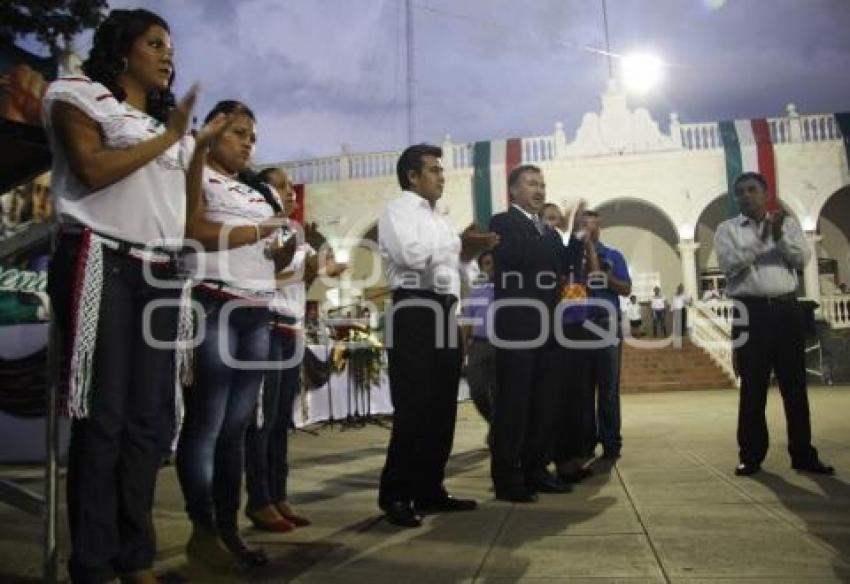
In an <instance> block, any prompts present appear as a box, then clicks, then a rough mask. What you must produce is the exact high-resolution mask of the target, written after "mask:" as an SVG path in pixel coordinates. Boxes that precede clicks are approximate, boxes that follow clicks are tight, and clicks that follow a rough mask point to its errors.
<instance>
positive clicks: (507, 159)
mask: <svg viewBox="0 0 850 584" xmlns="http://www.w3.org/2000/svg"><path fill="white" fill-rule="evenodd" d="M521 162H522V139H520V138H510V139H508V140H491V141H488V142H476V143H475V146H474V147H473V152H472V165H473V169H474V171H473V175H472V204H473V209H474V214H475V222H476V223H477V224H478V226H479V227H481V228H482V229H486V228H487V225H489V224H490V217H492V216H493V215H495V214H496V213H501V212H502V211H505V210H506V209H507V208H508V173H509V172H510V171H511V170H512V169H513V168H514V167H515V166H518V165H519V164H520V163H521Z"/></svg>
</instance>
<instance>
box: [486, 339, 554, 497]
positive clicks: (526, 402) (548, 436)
mask: <svg viewBox="0 0 850 584" xmlns="http://www.w3.org/2000/svg"><path fill="white" fill-rule="evenodd" d="M559 358H560V350H559V348H558V347H557V345H554V344H546V345H544V346H543V347H538V348H534V349H507V348H499V349H497V352H496V370H497V372H498V373H497V381H496V394H495V396H494V400H493V425H492V428H493V430H492V431H493V445H492V458H491V463H490V474H491V476H492V478H493V484H494V486H496V487H497V488H500V489H502V488H504V489H517V488H524V487H525V484H526V480H527V478H528V477H529V476H530V475H531V474H532V473H535V472H537V471H539V470H541V469H543V468H545V467H546V465H547V464H548V463H549V461H550V460H551V459H552V456H553V446H554V438H555V426H556V424H557V422H558V416H559V412H558V403H559V400H560V398H559V375H560V373H561V371H560V370H559V367H558V360H559Z"/></svg>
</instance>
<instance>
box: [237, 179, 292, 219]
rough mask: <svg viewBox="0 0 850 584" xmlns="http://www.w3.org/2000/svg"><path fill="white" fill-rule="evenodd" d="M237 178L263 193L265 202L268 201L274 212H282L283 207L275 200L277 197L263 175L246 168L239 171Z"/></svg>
mask: <svg viewBox="0 0 850 584" xmlns="http://www.w3.org/2000/svg"><path fill="white" fill-rule="evenodd" d="M237 178H238V179H239V181H240V182H242V183H244V184H246V185H248V186H249V187H251V188H252V189H254V190H255V191H257V192H258V193H260V194H261V195H263V198H264V199H265V200H266V203H268V204H269V206H270V207H271V208H272V209H274V212H275V213H282V212H283V207H281V206H280V203H278V202H277V199H276V198H275V196H274V195H273V194H272V190H271V188H270V187H269V185H268V184H267V183H266V182H265V181H264V180H263V177H262V176H261V175H260V174H258V173H256V172H254V171H253V170H248V169H246V170H243V171H242V172H240V173H239V175H238V176H237Z"/></svg>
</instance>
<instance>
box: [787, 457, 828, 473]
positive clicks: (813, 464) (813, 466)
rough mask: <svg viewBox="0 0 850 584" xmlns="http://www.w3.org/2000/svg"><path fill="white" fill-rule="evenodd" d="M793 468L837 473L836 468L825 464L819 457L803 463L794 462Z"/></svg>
mask: <svg viewBox="0 0 850 584" xmlns="http://www.w3.org/2000/svg"><path fill="white" fill-rule="evenodd" d="M791 468H793V469H794V470H802V471H804V472H811V473H815V474H827V475H831V474H835V468H833V467H831V466H830V465H828V464H824V463H823V462H821V461H820V460H818V459H815V460H810V461H807V462H803V463H797V462H795V463H792V464H791Z"/></svg>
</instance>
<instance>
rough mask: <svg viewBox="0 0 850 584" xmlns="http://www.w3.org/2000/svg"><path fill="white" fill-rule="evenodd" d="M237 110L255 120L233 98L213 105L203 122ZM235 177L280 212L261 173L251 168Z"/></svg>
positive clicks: (254, 117)
mask: <svg viewBox="0 0 850 584" xmlns="http://www.w3.org/2000/svg"><path fill="white" fill-rule="evenodd" d="M237 111H238V112H239V113H241V114H245V115H246V116H248V117H249V118H251V120H253V121H254V122H256V121H257V118H256V116H254V112H252V111H251V108H249V107H248V106H247V105H245V104H244V103H242V102H241V101H236V100H235V99H224V100H222V101H220V102H218V103H217V104H215V105H214V106H213V108H212V109H211V110H210V112H209V113H208V114H207V115H206V117H205V118H204V124H208V123H210V121H211V120H212V119H213V118H214V117H216V116H217V115H218V114H232V113H234V112H237ZM237 178H238V179H239V181H240V182H242V183H243V184H246V185H248V186H249V187H251V188H252V189H254V190H255V191H257V192H258V193H260V194H261V195H263V198H264V199H265V200H266V202H267V203H268V204H269V206H271V208H272V209H274V212H275V213H281V212H282V211H283V208H282V207H281V206H280V203H278V202H277V199H275V197H274V194H272V190H271V188H269V185H267V184H266V182H265V180H264V178H265V177H263V176H262V175H261V174H259V173H256V172H254V171H253V170H251V169H247V168H246V169H245V170H243V171H242V172H240V173H239V174H238V175H237Z"/></svg>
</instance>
